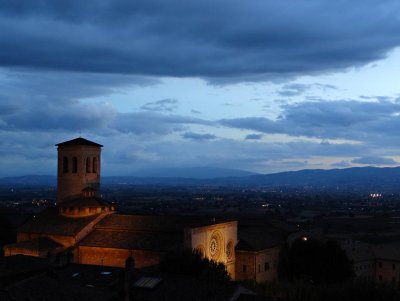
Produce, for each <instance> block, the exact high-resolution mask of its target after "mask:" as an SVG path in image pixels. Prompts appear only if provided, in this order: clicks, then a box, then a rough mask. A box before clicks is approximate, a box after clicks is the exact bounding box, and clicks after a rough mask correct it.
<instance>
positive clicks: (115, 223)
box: [96, 214, 228, 232]
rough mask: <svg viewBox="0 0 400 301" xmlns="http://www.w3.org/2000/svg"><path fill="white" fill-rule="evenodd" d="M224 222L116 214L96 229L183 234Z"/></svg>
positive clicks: (192, 218) (104, 220) (198, 218)
mask: <svg viewBox="0 0 400 301" xmlns="http://www.w3.org/2000/svg"><path fill="white" fill-rule="evenodd" d="M223 222H228V221H227V220H219V219H211V218H206V217H194V216H171V215H168V216H165V215H119V214H114V215H110V216H107V217H105V218H104V219H103V220H101V221H100V222H99V223H98V224H97V225H96V228H97V229H112V230H121V231H150V232H151V231H159V232H183V230H184V228H185V227H191V228H195V227H202V226H209V225H213V224H218V223H223Z"/></svg>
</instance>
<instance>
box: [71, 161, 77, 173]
mask: <svg viewBox="0 0 400 301" xmlns="http://www.w3.org/2000/svg"><path fill="white" fill-rule="evenodd" d="M77 172H78V158H77V157H73V158H72V173H77Z"/></svg>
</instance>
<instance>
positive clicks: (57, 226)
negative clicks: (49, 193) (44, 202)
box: [18, 207, 98, 236]
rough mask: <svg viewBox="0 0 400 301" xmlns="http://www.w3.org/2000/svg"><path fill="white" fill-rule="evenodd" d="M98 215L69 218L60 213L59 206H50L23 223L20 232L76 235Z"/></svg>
mask: <svg viewBox="0 0 400 301" xmlns="http://www.w3.org/2000/svg"><path fill="white" fill-rule="evenodd" d="M97 217H98V214H96V215H91V216H88V217H80V218H68V217H65V216H62V215H60V214H59V213H58V208H57V207H50V208H47V209H45V210H44V211H43V212H41V213H40V214H39V215H37V216H36V217H35V218H32V219H30V220H29V221H28V222H26V223H25V224H23V225H22V226H21V227H20V228H19V229H18V232H22V233H40V234H43V235H46V234H53V235H66V236H74V235H76V234H78V233H79V231H81V230H82V229H83V228H84V227H85V226H86V225H88V224H89V223H90V222H92V221H94V220H95V219H96V218H97Z"/></svg>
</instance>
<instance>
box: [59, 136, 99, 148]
mask: <svg viewBox="0 0 400 301" xmlns="http://www.w3.org/2000/svg"><path fill="white" fill-rule="evenodd" d="M68 145H86V146H99V147H103V145H101V144H98V143H96V142H93V141H90V140H87V139H85V138H82V137H79V138H75V139H72V140H68V141H65V142H61V143H58V144H56V146H68Z"/></svg>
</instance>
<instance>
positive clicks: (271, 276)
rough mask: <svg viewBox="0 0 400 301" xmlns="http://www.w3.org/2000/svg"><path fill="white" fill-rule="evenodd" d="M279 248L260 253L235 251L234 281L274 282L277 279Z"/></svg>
mask: <svg viewBox="0 0 400 301" xmlns="http://www.w3.org/2000/svg"><path fill="white" fill-rule="evenodd" d="M279 252H280V247H274V248H270V249H265V250H262V251H258V252H255V251H241V250H236V280H254V281H256V282H264V281H274V280H276V279H277V277H278V262H279Z"/></svg>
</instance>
